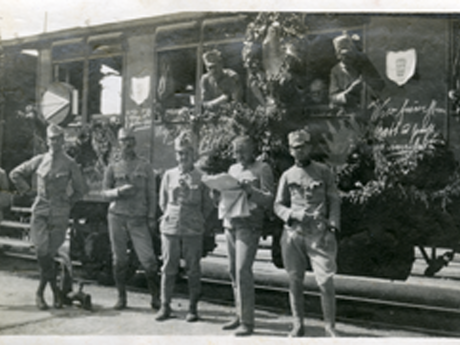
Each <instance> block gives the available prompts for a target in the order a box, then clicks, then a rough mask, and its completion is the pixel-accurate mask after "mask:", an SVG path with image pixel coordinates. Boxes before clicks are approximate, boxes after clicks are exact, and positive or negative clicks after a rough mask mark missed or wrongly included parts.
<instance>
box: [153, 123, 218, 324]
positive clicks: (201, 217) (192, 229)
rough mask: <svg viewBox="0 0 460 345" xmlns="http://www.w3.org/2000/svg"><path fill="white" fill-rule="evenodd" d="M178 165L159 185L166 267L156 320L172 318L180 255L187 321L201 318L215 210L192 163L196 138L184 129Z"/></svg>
mask: <svg viewBox="0 0 460 345" xmlns="http://www.w3.org/2000/svg"><path fill="white" fill-rule="evenodd" d="M174 149H175V151H176V160H177V163H178V166H177V167H175V168H172V169H170V170H168V171H166V172H165V174H164V176H163V179H162V181H161V187H160V208H161V210H162V211H163V213H164V214H163V217H162V220H161V224H160V231H161V245H162V256H163V267H162V269H161V309H160V311H159V312H158V314H157V315H156V320H157V321H163V320H166V319H168V318H170V317H171V306H170V303H171V299H172V294H173V291H174V285H175V280H176V275H177V272H178V269H179V264H180V259H181V257H182V258H183V259H184V260H185V265H186V273H187V277H188V289H189V302H190V304H189V311H188V314H187V316H186V321H187V322H194V321H197V320H198V306H197V305H198V300H199V297H200V293H201V281H200V280H201V267H200V260H201V257H202V254H203V233H204V230H205V219H206V218H207V217H208V216H209V214H210V212H211V211H212V210H213V208H214V205H213V204H212V201H211V198H210V196H209V189H208V188H207V187H206V186H205V185H204V183H203V182H202V181H201V177H202V175H203V173H202V172H200V171H199V170H198V169H197V168H195V166H194V164H193V155H194V140H193V135H192V133H190V132H182V133H181V134H180V135H179V136H178V137H177V138H176V140H175V142H174Z"/></svg>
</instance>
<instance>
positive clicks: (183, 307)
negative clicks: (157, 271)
mask: <svg viewBox="0 0 460 345" xmlns="http://www.w3.org/2000/svg"><path fill="white" fill-rule="evenodd" d="M1 259H2V260H1V261H0V286H1V288H0V291H1V293H0V336H1V339H0V342H1V340H2V339H3V340H6V339H10V340H13V341H14V340H16V336H27V337H29V336H34V338H35V337H36V336H39V337H41V336H91V337H92V336H101V335H102V336H121V335H122V336H149V337H150V336H154V337H155V338H152V339H156V337H164V336H168V337H170V336H179V337H189V336H193V337H194V338H190V339H195V340H196V339H201V338H195V337H207V338H209V337H217V339H221V340H222V339H234V338H233V336H232V333H231V332H229V331H223V330H222V329H221V327H222V325H223V324H224V323H225V322H226V321H228V320H229V319H230V318H231V317H232V316H233V308H232V306H231V305H229V304H228V303H226V304H225V303H223V304H221V303H212V302H210V301H203V302H201V303H200V306H199V311H200V320H199V321H198V322H195V323H187V322H185V315H186V312H187V307H188V302H187V299H186V296H185V295H183V294H181V292H180V291H179V293H178V294H177V296H176V297H175V298H174V301H173V303H172V308H173V310H174V314H175V318H172V319H170V320H166V321H163V322H157V321H155V320H154V311H153V310H152V309H150V307H149V296H148V295H147V294H146V293H143V292H140V291H130V292H129V295H128V304H129V308H128V309H127V310H124V311H115V310H113V309H112V306H113V304H114V302H115V300H116V291H115V289H114V288H113V287H104V286H97V285H95V284H89V285H86V286H85V289H84V291H85V292H86V293H89V294H90V295H91V297H92V301H93V308H92V310H91V311H87V310H84V309H82V308H80V307H79V306H77V305H74V306H65V307H64V308H63V309H60V310H56V309H53V308H50V309H49V310H47V311H39V310H37V309H36V307H35V305H34V291H35V289H36V285H37V278H36V273H35V270H36V269H35V266H34V263H32V262H29V263H28V264H26V266H24V265H21V266H18V265H17V263H15V261H14V260H13V259H12V258H5V257H2V258H1ZM179 290H181V288H179ZM46 297H47V300H48V301H51V293H50V292H49V291H48V295H47V296H46ZM286 299H287V296H286ZM305 323H306V331H307V332H306V333H307V337H312V338H321V337H323V327H322V322H321V320H320V319H319V318H313V317H310V318H307V319H306V322H305ZM290 324H291V319H290V316H289V311H288V310H286V312H285V313H275V312H272V311H267V310H262V309H257V311H256V327H255V333H254V335H253V336H252V337H250V338H251V339H253V338H254V337H256V338H261V339H267V340H270V339H272V341H273V339H277V340H276V341H277V342H278V341H279V340H281V341H283V340H282V339H283V338H286V336H287V334H288V332H289V329H290ZM337 330H338V331H339V333H340V335H341V337H345V338H349V337H374V338H381V337H403V338H413V337H417V338H420V337H423V338H427V337H429V336H428V335H427V334H424V333H422V332H415V331H414V332H410V331H402V330H396V329H388V328H371V327H366V326H363V325H356V324H353V323H347V322H338V324H337ZM5 336H6V338H5ZM26 339H29V340H30V338H26ZM149 339H150V338H149ZM168 339H169V338H168ZM187 339H189V338H187ZM286 339H287V338H286ZM431 339H433V338H431ZM305 340H306V339H305ZM224 341H225V340H224ZM227 341H233V340H227ZM2 343H3V342H2ZM211 343H212V342H211Z"/></svg>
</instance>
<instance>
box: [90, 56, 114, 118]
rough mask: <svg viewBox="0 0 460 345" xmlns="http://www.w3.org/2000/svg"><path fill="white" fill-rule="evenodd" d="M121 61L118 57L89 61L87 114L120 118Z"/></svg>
mask: <svg viewBox="0 0 460 345" xmlns="http://www.w3.org/2000/svg"><path fill="white" fill-rule="evenodd" d="M122 61H123V59H122V58H121V57H119V56H117V57H110V58H101V59H93V60H90V61H89V86H88V114H89V116H90V117H92V116H95V115H104V116H121V106H122V74H123V72H122Z"/></svg>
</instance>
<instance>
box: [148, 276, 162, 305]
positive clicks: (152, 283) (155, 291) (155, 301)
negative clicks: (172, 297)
mask: <svg viewBox="0 0 460 345" xmlns="http://www.w3.org/2000/svg"><path fill="white" fill-rule="evenodd" d="M145 275H146V278H147V286H148V288H149V292H150V296H152V297H151V300H150V306H151V307H152V309H157V310H158V309H160V307H161V303H160V296H159V295H160V289H159V282H158V278H157V275H156V273H153V274H147V273H146V274H145Z"/></svg>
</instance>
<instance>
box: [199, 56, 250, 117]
mask: <svg viewBox="0 0 460 345" xmlns="http://www.w3.org/2000/svg"><path fill="white" fill-rule="evenodd" d="M203 61H204V64H205V66H206V69H207V70H208V72H207V73H205V74H203V76H202V77H201V99H202V100H203V107H204V108H205V109H216V107H218V106H219V105H222V104H225V103H229V102H241V100H242V95H243V89H242V87H241V84H240V78H239V76H238V74H237V73H236V72H235V71H233V70H231V69H229V68H223V63H222V54H221V52H220V51H218V50H217V49H213V50H210V51H208V52H206V53H204V54H203Z"/></svg>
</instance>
